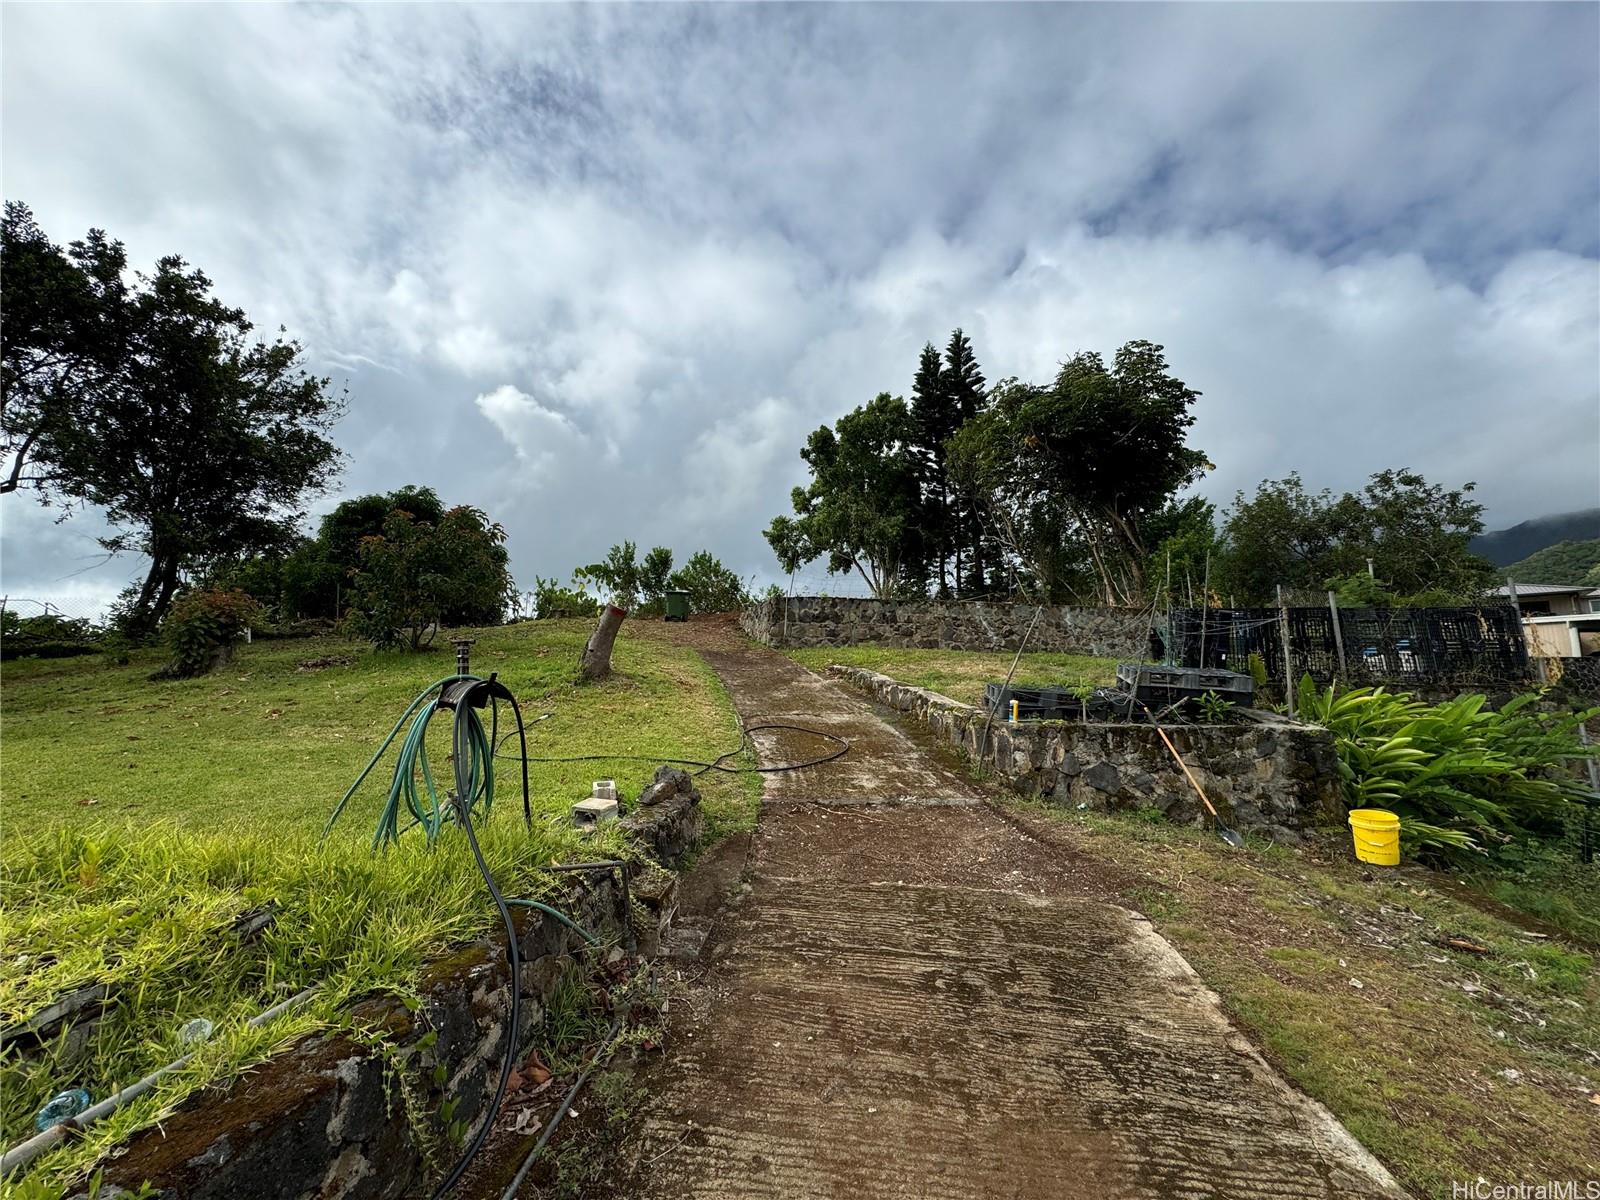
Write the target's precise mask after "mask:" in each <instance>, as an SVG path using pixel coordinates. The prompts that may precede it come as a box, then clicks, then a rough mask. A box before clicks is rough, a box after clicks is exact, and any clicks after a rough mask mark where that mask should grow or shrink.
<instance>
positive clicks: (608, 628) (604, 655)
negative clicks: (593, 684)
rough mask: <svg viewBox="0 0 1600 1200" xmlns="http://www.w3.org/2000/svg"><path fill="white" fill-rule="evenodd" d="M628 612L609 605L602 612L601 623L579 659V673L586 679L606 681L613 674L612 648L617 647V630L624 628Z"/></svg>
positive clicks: (591, 635)
mask: <svg viewBox="0 0 1600 1200" xmlns="http://www.w3.org/2000/svg"><path fill="white" fill-rule="evenodd" d="M627 615H628V610H627V609H625V608H618V607H617V606H616V605H615V604H608V605H606V606H605V608H604V609H602V610H601V612H600V623H599V624H598V625H596V626H595V627H594V632H593V633H591V634H590V635H589V643H588V645H586V646H584V648H583V656H582V657H581V658H579V659H578V673H579V674H580V675H582V676H583V677H584V678H585V679H604V678H605V677H606V676H607V675H609V674H611V648H612V646H614V645H616V641H617V630H619V629H621V628H622V618H624V617H626V616H627Z"/></svg>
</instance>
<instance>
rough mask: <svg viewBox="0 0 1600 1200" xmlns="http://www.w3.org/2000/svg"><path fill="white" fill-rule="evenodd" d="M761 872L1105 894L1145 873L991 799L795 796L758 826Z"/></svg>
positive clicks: (859, 880)
mask: <svg viewBox="0 0 1600 1200" xmlns="http://www.w3.org/2000/svg"><path fill="white" fill-rule="evenodd" d="M754 865H755V868H756V869H757V870H758V871H760V872H762V873H763V874H767V875H773V876H780V877H786V878H806V879H810V880H815V881H817V882H832V883H840V884H846V883H850V884H860V883H866V884H873V883H876V884H897V885H898V884H904V885H908V886H913V887H958V888H970V889H974V890H977V891H1001V892H1014V893H1017V894H1023V895H1034V896H1054V897H1066V896H1080V897H1087V898H1091V899H1093V898H1100V899H1104V898H1106V897H1110V896H1117V895H1120V894H1125V893H1127V892H1129V891H1132V890H1133V889H1135V888H1136V887H1137V886H1138V883H1139V880H1138V879H1137V878H1135V877H1134V876H1131V875H1129V874H1127V873H1126V872H1120V871H1117V870H1116V869H1115V868H1111V867H1108V866H1107V865H1105V864H1103V863H1100V862H1097V861H1096V860H1094V859H1093V858H1091V857H1089V856H1088V855H1086V854H1082V853H1080V852H1079V851H1077V850H1073V849H1068V848H1063V847H1059V846H1052V845H1050V844H1048V843H1046V842H1043V841H1041V840H1040V839H1038V838H1036V837H1032V836H1030V835H1029V834H1027V833H1025V832H1024V831H1023V830H1022V829H1021V828H1019V826H1018V825H1017V824H1016V823H1015V822H1013V821H1011V820H1009V819H1007V818H1006V817H1005V816H1004V815H1002V813H1001V811H1000V810H997V809H995V808H992V807H990V806H988V805H979V806H972V807H955V806H939V807H933V808H918V807H915V806H907V807H904V808H896V809H892V810H884V809H877V808H844V807H835V806H831V805H811V804H795V805H792V806H785V807H784V808H782V809H777V810H774V811H773V812H772V813H771V814H770V815H769V816H768V817H767V819H766V820H764V821H763V822H762V823H761V827H760V829H759V830H758V832H757V835H756V851H755V856H754Z"/></svg>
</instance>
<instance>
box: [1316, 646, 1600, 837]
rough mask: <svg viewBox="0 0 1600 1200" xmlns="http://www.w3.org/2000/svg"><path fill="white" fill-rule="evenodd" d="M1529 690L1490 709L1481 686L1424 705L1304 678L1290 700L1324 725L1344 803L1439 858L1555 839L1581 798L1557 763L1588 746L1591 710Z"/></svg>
mask: <svg viewBox="0 0 1600 1200" xmlns="http://www.w3.org/2000/svg"><path fill="white" fill-rule="evenodd" d="M1536 699H1537V697H1536V696H1533V695H1524V696H1518V697H1517V698H1515V699H1513V700H1512V701H1511V702H1510V703H1508V704H1506V705H1505V706H1504V707H1502V708H1501V709H1500V710H1499V711H1498V712H1495V711H1492V710H1489V709H1486V708H1485V707H1484V705H1485V703H1486V701H1485V698H1484V697H1483V696H1481V695H1471V696H1462V697H1459V698H1458V699H1455V700H1451V701H1449V702H1447V703H1444V704H1433V705H1429V704H1423V703H1420V702H1419V701H1416V700H1413V699H1412V698H1411V697H1410V696H1409V695H1406V694H1403V693H1401V694H1392V693H1389V692H1386V691H1385V690H1384V689H1382V688H1354V689H1351V690H1348V691H1344V692H1340V691H1338V690H1337V689H1335V688H1333V687H1329V688H1326V689H1322V690H1319V689H1318V688H1317V686H1316V685H1315V684H1314V683H1313V682H1312V680H1311V677H1310V676H1309V675H1307V676H1305V677H1304V678H1303V679H1302V680H1301V681H1300V688H1299V697H1298V704H1297V706H1296V708H1297V712H1298V715H1299V716H1300V718H1301V719H1302V720H1306V721H1313V722H1315V723H1316V724H1318V725H1323V726H1325V727H1327V728H1328V729H1330V730H1332V731H1333V735H1334V745H1335V747H1336V748H1337V750H1338V753H1339V772H1340V776H1341V780H1342V783H1343V787H1344V794H1345V798H1346V800H1347V801H1348V802H1349V804H1350V806H1351V807H1352V808H1384V809H1388V810H1389V811H1391V812H1393V813H1394V814H1395V815H1396V816H1398V817H1399V818H1400V836H1401V840H1402V842H1403V843H1404V844H1405V845H1406V847H1407V849H1408V850H1410V851H1411V852H1413V853H1416V854H1418V855H1420V856H1422V857H1424V858H1445V857H1450V856H1461V855H1480V856H1481V855H1484V854H1489V853H1497V852H1500V851H1502V850H1506V849H1508V848H1510V847H1511V846H1512V845H1513V844H1514V843H1517V842H1526V841H1531V840H1536V839H1541V838H1552V837H1559V836H1560V835H1561V834H1562V832H1563V831H1564V829H1565V825H1566V820H1567V818H1568V817H1570V816H1572V815H1573V814H1574V813H1575V812H1576V811H1577V807H1578V804H1579V803H1580V801H1581V798H1582V797H1585V796H1587V795H1588V792H1589V789H1588V787H1587V786H1586V785H1585V784H1584V783H1582V782H1581V781H1580V780H1579V779H1578V777H1577V776H1576V775H1575V774H1572V773H1570V771H1569V770H1568V769H1567V768H1568V765H1569V764H1572V763H1576V762H1578V761H1580V760H1582V759H1584V758H1586V757H1588V756H1589V754H1590V753H1591V751H1590V750H1589V749H1588V748H1586V747H1585V746H1584V745H1583V744H1582V742H1581V741H1580V739H1579V736H1578V733H1577V729H1578V725H1579V724H1580V723H1581V722H1582V721H1584V720H1585V719H1587V718H1589V717H1592V716H1594V715H1596V713H1600V709H1590V710H1588V711H1587V712H1581V713H1568V714H1563V715H1550V714H1540V713H1538V712H1535V711H1533V708H1532V705H1533V703H1534V701H1535V700H1536Z"/></svg>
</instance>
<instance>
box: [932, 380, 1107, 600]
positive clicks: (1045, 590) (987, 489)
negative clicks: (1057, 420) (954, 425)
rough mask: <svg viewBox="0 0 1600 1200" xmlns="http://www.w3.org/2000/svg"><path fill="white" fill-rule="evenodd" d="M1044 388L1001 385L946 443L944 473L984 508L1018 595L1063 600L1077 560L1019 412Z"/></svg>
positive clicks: (1068, 525)
mask: <svg viewBox="0 0 1600 1200" xmlns="http://www.w3.org/2000/svg"><path fill="white" fill-rule="evenodd" d="M1043 395H1044V389H1042V388H1039V387H1037V386H1035V385H1033V384H1028V383H1020V382H1018V381H1017V380H1015V379H1006V380H1002V381H1001V382H1000V383H998V384H996V385H995V388H994V391H993V393H992V394H991V400H992V404H991V407H990V409H989V411H988V412H986V413H984V414H983V415H982V416H980V417H978V418H976V419H974V420H972V421H969V422H967V423H966V424H965V425H963V426H962V427H961V429H960V431H959V432H957V434H956V436H955V437H954V438H953V439H951V442H950V470H951V472H952V476H953V478H954V480H955V482H956V486H957V487H958V488H959V490H960V493H961V494H962V495H965V496H970V497H976V498H977V499H978V502H979V503H981V504H982V505H983V506H984V509H985V511H986V512H987V515H988V519H989V522H990V523H991V524H992V525H993V527H994V529H995V537H996V540H998V542H999V544H1000V546H1001V547H1003V549H1004V551H1005V552H1006V553H1008V554H1009V555H1010V556H1011V557H1012V558H1013V559H1014V560H1015V562H1016V563H1017V568H1018V570H1017V587H1018V590H1019V591H1020V592H1021V593H1022V594H1023V595H1024V596H1027V597H1029V598H1031V599H1034V600H1037V601H1040V602H1043V601H1054V600H1061V599H1064V598H1065V594H1066V592H1067V590H1068V588H1069V581H1070V580H1071V579H1072V577H1073V575H1074V573H1075V570H1076V567H1077V565H1078V563H1079V561H1080V560H1081V558H1082V557H1083V551H1082V547H1081V545H1080V544H1078V541H1077V539H1076V538H1075V537H1074V530H1073V525H1072V521H1071V518H1070V514H1069V512H1068V510H1067V507H1066V506H1065V505H1064V504H1062V503H1061V499H1060V497H1059V495H1058V494H1057V493H1056V490H1055V488H1054V487H1053V486H1052V482H1051V480H1050V478H1049V476H1048V474H1046V473H1045V472H1043V471H1041V469H1040V468H1041V467H1042V465H1043V463H1042V461H1041V460H1040V458H1039V457H1038V456H1037V455H1036V454H1035V453H1034V451H1033V448H1032V445H1031V442H1030V434H1029V426H1028V422H1027V419H1026V414H1027V413H1028V411H1030V410H1031V409H1033V408H1036V407H1037V406H1038V405H1039V404H1040V403H1041V402H1042V397H1043Z"/></svg>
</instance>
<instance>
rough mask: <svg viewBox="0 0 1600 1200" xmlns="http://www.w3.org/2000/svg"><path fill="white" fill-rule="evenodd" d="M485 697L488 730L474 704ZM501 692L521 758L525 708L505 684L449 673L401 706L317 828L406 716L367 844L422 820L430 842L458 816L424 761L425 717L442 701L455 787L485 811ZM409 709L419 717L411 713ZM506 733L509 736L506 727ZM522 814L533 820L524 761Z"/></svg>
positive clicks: (490, 798) (345, 799)
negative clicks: (405, 818)
mask: <svg viewBox="0 0 1600 1200" xmlns="http://www.w3.org/2000/svg"><path fill="white" fill-rule="evenodd" d="M480 692H481V693H484V695H483V696H480V695H479V693H480ZM485 699H487V701H488V703H489V704H490V706H491V708H490V713H491V716H490V721H491V728H490V730H488V731H486V730H485V729H484V727H483V720H482V718H481V717H479V715H478V708H477V706H475V705H474V703H473V701H474V700H476V701H477V705H480V706H481V705H482V703H483V702H484V700H485ZM501 699H505V700H507V701H509V702H510V704H511V709H512V713H513V715H514V716H515V717H516V723H517V727H516V733H517V737H518V738H519V739H520V740H521V743H522V751H523V756H524V760H526V756H527V748H528V741H527V730H526V729H525V727H524V726H523V723H522V709H521V707H520V706H519V705H518V704H517V701H516V697H514V696H512V695H511V693H510V691H509V690H507V689H506V688H505V686H504V685H502V684H500V683H498V682H496V680H495V678H494V677H493V676H490V677H489V678H488V679H480V678H479V677H478V676H476V675H446V676H445V677H444V678H443V679H440V680H437V681H435V682H433V683H430V684H429V685H428V686H427V687H425V688H423V689H422V691H420V692H418V693H417V695H416V696H415V698H413V699H412V701H411V703H410V704H409V705H407V706H406V710H405V712H403V713H401V714H400V719H399V720H398V721H396V722H395V723H394V727H393V728H392V729H390V730H389V734H388V736H387V737H385V738H384V739H383V741H382V743H381V744H379V746H378V749H377V752H376V753H375V754H373V756H372V758H371V760H370V761H369V762H368V763H367V765H366V766H365V767H364V768H362V771H361V774H359V775H357V776H356V780H355V782H354V783H352V784H351V785H350V786H349V788H348V789H346V791H345V793H344V795H343V796H341V797H340V798H339V803H338V804H336V805H335V806H334V809H333V812H332V813H331V814H329V816H328V821H327V824H325V825H324V826H323V827H322V836H323V837H327V836H328V833H329V831H331V830H332V829H333V826H334V823H335V822H336V821H338V819H339V817H340V815H341V814H342V813H343V812H344V810H345V806H346V805H348V804H349V803H350V798H351V797H352V796H354V795H355V793H356V789H358V788H359V787H360V786H361V785H362V783H364V782H365V781H366V778H367V776H368V775H370V774H371V773H372V769H373V768H374V767H376V766H377V765H378V762H379V761H380V760H381V759H382V758H383V756H384V753H385V752H386V751H387V750H388V749H389V747H390V746H391V745H392V744H393V743H394V740H395V738H396V737H398V736H399V734H400V731H401V729H404V728H405V726H406V722H407V721H411V727H410V728H409V729H406V735H405V737H404V739H402V741H401V743H400V750H399V753H398V755H397V757H396V759H395V766H394V776H393V778H392V779H391V780H390V783H389V792H388V796H387V797H386V798H385V801H384V806H383V810H382V811H381V812H380V813H379V815H378V827H377V829H376V830H374V832H373V835H372V848H373V849H374V850H377V849H378V848H379V847H380V846H383V845H385V844H387V843H390V842H398V841H399V840H400V835H401V834H402V833H404V832H405V831H406V830H407V829H410V828H411V827H412V826H414V825H420V826H422V829H423V832H424V833H425V834H426V835H427V838H428V842H429V843H430V844H432V842H433V840H434V838H436V837H438V836H439V831H440V830H441V829H443V828H444V826H445V825H446V824H447V823H449V822H451V821H455V820H457V819H458V816H457V811H456V807H455V806H454V805H451V804H449V803H447V802H444V801H442V800H441V798H440V795H439V787H438V784H437V783H436V781H435V780H434V776H433V768H432V765H431V764H430V763H429V761H428V742H427V738H428V724H429V722H431V721H432V720H433V717H434V714H436V713H437V712H438V711H439V710H440V709H441V708H454V710H455V720H454V721H453V722H452V727H451V738H450V745H451V751H452V758H453V759H454V767H455V784H456V787H455V791H456V794H457V795H458V796H461V797H464V798H465V799H466V811H467V812H469V813H470V812H471V811H472V809H473V808H474V807H476V806H477V805H478V804H479V802H480V801H481V803H482V815H483V817H487V816H488V815H489V813H490V810H491V809H492V808H493V806H494V762H493V759H494V750H493V747H494V745H495V741H496V740H497V739H498V738H499V724H500V709H499V702H500V700H501ZM419 710H420V711H419ZM414 713H415V714H416V717H415V719H414V720H413V719H412V714H414ZM506 736H507V737H508V738H509V737H510V734H507V735H506ZM419 777H420V779H421V781H422V786H421V788H420V789H419V788H418V785H417V781H418V779H419ZM402 805H404V807H405V810H406V811H407V812H409V813H410V814H411V820H410V822H409V823H407V824H406V825H405V826H401V824H400V815H401V806H402ZM522 816H523V821H524V822H525V823H526V824H528V825H530V826H531V825H532V824H533V807H532V802H531V800H530V798H529V793H528V768H527V764H526V761H524V764H523V768H522Z"/></svg>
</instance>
